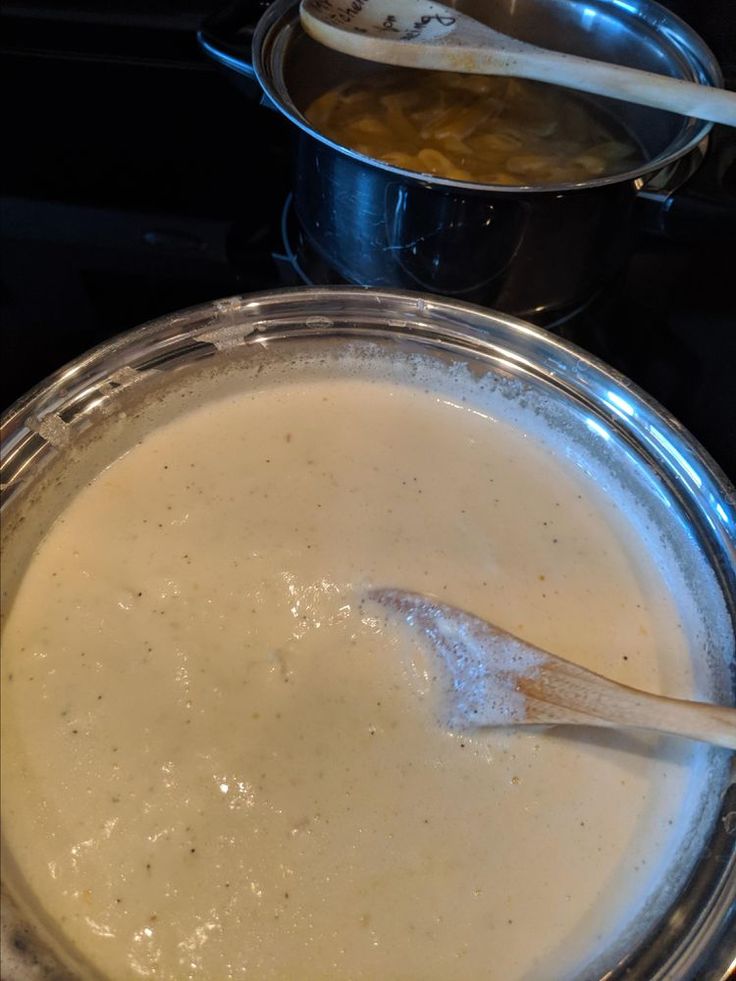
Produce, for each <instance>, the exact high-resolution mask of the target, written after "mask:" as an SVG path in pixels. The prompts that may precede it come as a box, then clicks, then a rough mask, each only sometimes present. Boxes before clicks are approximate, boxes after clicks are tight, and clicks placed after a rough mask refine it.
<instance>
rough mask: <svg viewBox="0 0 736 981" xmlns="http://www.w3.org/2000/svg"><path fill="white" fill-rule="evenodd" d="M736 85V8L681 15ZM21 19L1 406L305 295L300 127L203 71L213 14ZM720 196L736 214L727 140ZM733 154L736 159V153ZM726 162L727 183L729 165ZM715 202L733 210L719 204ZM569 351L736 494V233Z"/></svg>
mask: <svg viewBox="0 0 736 981" xmlns="http://www.w3.org/2000/svg"><path fill="white" fill-rule="evenodd" d="M667 5H668V6H670V7H671V8H672V9H673V10H675V11H676V12H678V13H679V14H680V15H681V16H683V17H684V18H685V19H686V20H688V21H689V22H690V23H691V24H692V25H693V26H694V27H695V29H696V30H698V32H699V33H701V34H702V35H703V36H704V37H705V39H706V40H707V41H708V43H709V44H710V46H711V47H712V48H713V50H714V52H715V53H716V55H717V56H718V58H719V60H720V62H721V65H722V67H723V69H724V73H725V74H726V76H727V80H728V84H729V86H730V87H731V88H735V87H736V85H735V84H734V82H735V80H736V0H710V2H709V0H687V2H686V0H682V2H676V0H671V2H669V3H668V4H667ZM101 6H102V5H101V4H98V3H94V2H93V0H89V2H86V3H84V2H80V0H76V2H75V0H70V2H62V0H53V2H45V3H44V2H33V0H21V2H17V0H16V2H10V3H6V4H5V6H4V7H3V9H2V14H1V16H0V28H2V30H1V32H0V48H1V49H2V53H3V67H2V71H3V78H2V84H3V92H4V98H3V109H2V131H3V151H2V187H1V191H2V207H3V214H2V228H1V230H0V231H1V234H2V255H1V258H2V266H1V268H0V316H1V318H2V337H3V359H2V370H1V372H0V382H1V383H2V390H1V392H0V402H1V403H2V405H3V406H7V405H9V404H10V403H11V402H12V401H13V400H14V399H15V398H17V397H18V396H19V395H21V394H22V393H23V392H24V391H26V390H27V389H28V388H30V387H32V386H33V385H35V384H37V383H38V382H39V381H41V380H42V379H43V377H44V376H45V375H46V374H48V373H49V372H51V371H52V370H55V369H56V368H58V367H59V366H60V365H61V364H62V363H64V362H65V361H67V360H69V359H70V358H72V357H75V356H76V355H78V354H80V353H81V352H82V351H84V350H85V349H86V348H88V347H90V346H92V345H93V344H96V343H98V342H99V341H101V340H103V339H104V338H106V337H108V336H109V335H111V334H113V333H116V332H118V331H121V330H124V329H127V328H129V327H133V326H135V325H137V324H139V323H142V322H144V321H146V320H149V319H151V318H153V317H156V316H158V315H160V314H162V313H166V312H169V311H171V310H174V309H177V308H181V307H185V306H189V305H191V304H194V303H199V302H202V301H204V300H208V299H212V298H214V297H218V296H225V295H228V294H232V293H237V292H245V291H249V290H255V289H265V288H270V287H276V286H279V285H280V284H282V283H284V282H288V277H286V278H285V276H284V272H283V264H282V263H280V262H279V261H278V260H275V259H274V255H278V254H279V253H281V252H283V242H282V239H281V231H280V222H281V215H282V210H283V206H284V202H285V200H286V197H287V194H288V191H289V186H290V180H291V177H290V166H291V160H290V155H291V142H290V132H289V126H288V124H287V123H285V122H284V121H283V120H282V119H281V118H280V117H279V116H278V115H277V114H276V113H275V112H273V111H270V110H268V109H265V108H263V107H262V106H260V105H259V104H258V103H257V101H250V100H248V99H246V98H244V97H243V95H241V94H240V93H239V92H238V91H237V90H236V89H235V88H234V87H233V86H232V85H231V84H230V82H229V81H228V80H227V79H226V78H225V77H224V76H223V75H221V74H220V73H218V71H216V70H215V69H214V68H213V67H212V66H211V65H210V64H209V63H208V62H207V61H206V60H205V59H204V58H203V56H202V55H201V54H200V52H199V49H198V47H197V45H196V40H195V32H196V29H197V27H198V25H199V23H200V22H201V20H202V19H203V17H204V16H205V15H206V14H207V13H209V12H210V11H211V10H212V9H213V7H214V6H215V4H212V3H208V2H207V0H181V2H178V3H174V2H173V0H136V2H134V0H127V2H126V0H117V2H114V3H106V4H105V5H104V9H100V7H101ZM716 142H717V143H719V145H720V147H721V151H722V152H721V156H720V160H721V163H720V165H719V167H718V168H715V169H717V170H718V173H715V169H714V168H713V167H711V168H710V171H709V170H708V168H704V170H703V175H704V180H705V181H706V183H707V182H708V181H709V182H710V183H709V185H708V186H707V187H706V192H707V193H708V194H709V195H710V196H711V197H713V195H714V194H715V201H716V206H717V203H718V200H719V195H720V200H723V201H724V202H725V201H726V200H730V202H731V204H733V203H734V201H736V137H735V136H734V132H732V131H726V130H725V129H721V131H720V133H718V134H717V140H716ZM724 147H725V152H723V151H724ZM723 161H725V164H724V163H723ZM714 188H715V191H714ZM564 332H565V333H566V335H567V336H570V337H572V338H573V339H574V340H576V341H577V342H578V343H581V344H582V345H583V346H585V347H587V348H589V349H590V350H592V351H594V352H595V353H597V354H599V355H601V356H603V357H604V358H605V359H606V360H608V361H609V362H611V363H612V364H614V365H615V366H616V367H617V368H619V369H620V370H622V371H624V372H625V373H626V374H628V375H630V377H632V378H633V379H634V381H636V382H637V383H639V384H640V385H642V386H643V387H644V388H645V389H646V390H647V391H649V392H650V393H651V394H652V395H654V396H655V397H656V398H658V399H659V400H660V401H661V402H662V403H663V404H664V405H665V406H666V407H667V408H669V409H670V411H672V412H673V413H674V414H675V415H676V416H677V417H678V418H680V419H681V420H682V421H683V422H684V423H685V425H687V426H688V428H690V429H691V431H692V432H693V433H694V434H695V435H696V437H697V438H698V439H700V440H701V441H702V443H703V444H704V445H705V447H706V448H707V449H708V450H709V451H710V452H711V453H712V455H713V456H714V457H715V458H716V460H717V461H718V462H719V463H720V465H721V466H722V467H723V468H724V470H726V471H727V472H728V473H729V474H730V476H731V477H732V479H734V478H736V382H734V368H735V367H736V228H734V229H733V236H732V237H731V236H727V237H726V238H725V239H723V238H721V239H716V238H714V239H713V240H706V241H701V242H699V243H697V244H692V243H688V242H686V241H681V242H669V241H664V240H663V239H661V238H658V237H656V236H654V235H651V234H647V233H646V232H642V233H641V234H640V235H639V238H638V241H637V242H636V245H635V248H634V251H633V254H632V259H631V263H630V266H629V269H628V271H627V274H626V276H625V278H624V279H623V280H622V281H621V282H619V283H618V284H616V285H615V288H614V289H612V291H611V294H610V295H609V297H608V298H607V299H606V300H605V301H604V303H603V304H602V306H600V307H599V308H598V310H597V311H596V312H595V316H593V317H592V318H591V317H589V318H588V319H587V320H585V319H583V321H581V322H580V323H578V324H571V325H568V326H567V327H566V328H565V331H564Z"/></svg>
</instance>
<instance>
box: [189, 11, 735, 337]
mask: <svg viewBox="0 0 736 981" xmlns="http://www.w3.org/2000/svg"><path fill="white" fill-rule="evenodd" d="M253 2H254V0H240V2H237V3H235V4H234V5H232V6H231V7H229V8H228V9H227V10H225V11H222V12H220V13H219V14H217V15H215V16H214V17H212V18H210V19H209V20H208V21H207V22H206V23H205V25H204V26H203V28H202V30H201V32H200V43H201V44H202V46H203V48H204V50H205V51H206V52H207V53H208V54H209V55H210V56H212V57H213V58H215V59H216V60H217V61H218V62H219V63H220V64H221V65H223V66H224V67H225V68H227V69H228V70H229V71H232V72H235V73H237V74H240V75H245V76H248V77H250V78H251V79H257V81H258V83H259V84H260V87H261V89H262V91H263V93H265V96H266V99H267V101H268V102H269V103H270V104H271V105H273V106H275V107H276V108H277V109H278V110H279V111H280V112H282V113H283V114H284V116H286V118H287V119H289V120H291V122H292V123H294V124H295V126H296V127H298V130H297V133H298V143H297V151H296V168H295V186H294V206H295V210H296V214H297V216H298V219H299V222H300V225H301V228H302V230H303V232H304V234H305V235H306V237H307V239H308V240H309V243H310V244H311V246H312V247H313V248H314V249H315V250H316V251H317V253H318V254H319V255H320V256H321V258H322V259H324V261H325V262H326V263H327V264H328V266H329V267H330V268H331V269H333V270H334V271H335V272H336V273H337V274H338V275H339V276H340V277H342V278H343V279H344V280H346V281H347V282H352V283H362V284H365V285H371V286H398V287H406V288H411V289H420V290H425V291H431V292H435V293H442V294H444V295H447V296H453V297H457V298H462V299H468V300H474V301H476V302H479V303H484V304H487V305H491V306H494V307H496V308H497V309H500V310H503V311H506V312H511V313H515V314H518V315H521V316H525V317H528V318H531V319H533V320H535V321H536V322H538V323H551V322H556V321H559V320H561V319H564V317H565V316H567V315H569V314H570V313H572V312H574V311H575V310H576V309H577V308H579V307H580V306H582V305H584V304H585V303H586V302H587V301H589V300H590V299H591V298H592V297H593V296H594V295H595V294H596V293H597V291H599V290H600V289H601V287H602V286H603V285H605V284H606V283H607V282H609V281H610V280H611V279H612V278H613V277H614V276H615V274H616V272H617V271H618V270H619V269H620V268H621V266H622V264H623V262H624V260H625V257H626V255H627V253H628V250H629V236H630V232H631V230H632V220H631V217H632V209H633V205H634V201H635V198H636V195H637V193H638V192H639V191H641V190H642V189H643V188H647V189H652V188H655V187H657V186H661V185H662V184H665V183H667V181H668V180H670V179H671V178H672V176H673V171H674V168H675V165H676V164H677V162H678V161H681V160H682V158H684V157H687V156H688V155H693V154H697V150H698V147H699V145H701V144H702V143H703V141H704V139H705V137H706V136H707V134H708V132H709V130H710V128H711V127H710V124H708V123H705V122H703V121H702V120H696V119H688V118H685V117H682V116H678V115H675V114H672V113H665V112H660V111H658V110H654V109H649V108H646V107H643V106H636V105H634V104H631V103H622V102H619V101H617V100H612V99H604V98H598V97H591V99H590V101H591V103H593V105H594V107H595V109H596V110H597V111H598V112H601V113H603V114H605V115H608V116H609V117H611V119H612V120H613V121H614V122H615V124H616V125H617V126H623V127H624V128H625V129H626V130H627V131H628V132H629V133H630V134H631V135H632V136H633V137H634V138H635V139H636V140H637V141H638V143H639V144H640V145H641V147H642V149H643V150H644V153H645V157H646V161H647V162H646V163H645V164H643V165H641V166H639V167H637V168H635V169H633V170H631V171H628V172H626V173H622V174H618V175H616V176H614V177H604V178H597V179H594V180H590V181H587V182H585V183H582V184H561V185H558V186H549V185H547V186H543V187H541V186H528V187H511V188H509V187H504V186H489V185H482V184H473V183H463V182H459V181H453V180H445V179H442V178H435V177H432V178H430V177H427V176H422V175H417V174H416V173H413V172H410V171H405V170H401V169H399V168H397V167H393V166H391V165H389V164H386V163H382V162H380V161H376V160H373V159H371V158H368V157H364V156H362V155H361V154H359V153H356V152H355V151H353V150H349V149H347V148H345V147H342V146H340V145H338V144H336V143H334V142H333V141H331V140H329V139H327V138H326V137H324V136H322V135H321V134H320V133H318V132H317V131H315V130H314V129H313V128H312V127H311V126H310V124H309V123H308V122H307V120H306V119H305V117H304V111H305V110H306V108H307V106H308V105H309V104H310V102H311V101H312V100H313V99H314V98H315V97H316V96H317V95H319V94H321V93H322V92H324V91H325V90H326V89H328V88H330V87H331V86H333V85H335V84H337V83H339V82H341V81H344V80H345V79H347V78H351V77H356V76H359V75H361V74H366V73H368V72H374V71H375V70H376V66H375V65H374V64H372V63H369V62H364V61H360V60H358V59H355V58H349V57H347V56H345V55H341V54H338V53H337V52H334V51H331V50H329V49H327V48H324V47H322V46H320V45H318V44H316V43H315V42H314V41H312V40H311V39H310V38H308V37H307V36H306V35H305V33H304V32H303V31H302V29H301V26H300V23H299V15H298V6H297V5H296V4H295V3H294V0H276V2H275V3H273V4H272V5H271V6H268V7H267V8H266V11H265V13H263V15H262V16H261V17H260V19H259V20H258V23H257V26H256V27H255V29H253V27H252V23H253V17H254V14H257V13H259V12H260V10H262V9H263V7H262V4H261V5H260V7H259V6H258V4H257V3H256V6H255V8H254V5H253ZM453 5H454V6H456V7H458V8H460V9H462V10H463V11H465V12H467V13H470V14H471V15H473V16H474V17H477V18H478V19H479V20H485V21H488V22H489V23H492V24H493V26H494V27H497V28H499V29H500V30H502V31H507V32H508V33H509V34H513V35H514V36H516V37H519V38H521V39H522V40H525V41H529V42H531V43H535V44H541V45H545V46H548V47H551V48H555V49H558V50H560V51H566V52H569V53H571V54H582V55H587V56H589V57H596V58H600V59H602V60H609V61H613V62H618V63H620V64H624V65H629V66H631V67H634V68H642V69H646V70H648V71H655V72H660V73H662V74H669V75H672V76H675V77H679V78H685V79H689V80H691V81H697V82H701V83H704V84H708V85H716V86H720V85H722V78H721V74H720V70H719V68H718V65H717V63H716V61H715V58H714V56H713V55H712V53H711V52H710V51H709V49H708V47H707V46H706V45H705V43H704V42H703V41H702V40H701V38H700V37H698V35H697V34H696V33H695V32H694V31H692V30H691V29H690V28H689V27H688V26H687V25H686V24H684V23H683V22H682V21H681V20H679V19H678V18H677V17H675V16H674V15H673V14H671V13H670V12H669V11H667V10H665V9H664V8H663V7H661V6H659V4H657V3H655V2H653V0H631V2H629V0H627V2H623V0H490V2H483V0H456V2H455V3H454V4H453ZM249 18H250V26H249Z"/></svg>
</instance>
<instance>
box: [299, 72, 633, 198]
mask: <svg viewBox="0 0 736 981" xmlns="http://www.w3.org/2000/svg"><path fill="white" fill-rule="evenodd" d="M305 115H306V118H307V119H308V120H309V122H310V123H311V124H312V125H313V126H314V127H315V129H317V130H319V131H320V132H321V133H324V134H325V136H328V137H329V138H330V139H332V140H334V141H335V142H336V143H340V144H342V145H343V146H347V147H350V148H351V149H353V150H357V151H358V152H359V153H362V154H365V155H366V156H368V157H374V158H375V159H377V160H383V161H384V162H385V163H389V164H393V165H394V166H395V167H401V168H403V169H405V170H416V171H418V172H419V173H422V174H433V175H435V176H438V177H448V178H451V179H453V180H461V181H477V182H480V183H483V184H509V185H536V184H559V183H569V182H584V181H589V180H591V179H593V178H595V177H603V176H607V175H609V174H616V173H621V172H623V171H625V170H628V169H630V168H631V167H633V166H635V165H636V164H638V163H640V162H642V155H641V151H640V150H639V148H638V147H637V146H636V145H635V144H634V142H633V141H632V140H631V139H630V138H629V137H628V136H624V135H623V134H622V133H620V132H619V133H616V134H615V135H614V134H613V133H612V132H611V131H610V130H609V129H608V127H607V126H605V125H604V124H603V122H602V121H601V120H600V119H598V118H596V117H595V116H594V115H593V113H592V111H591V110H590V109H589V108H587V107H586V106H585V104H584V103H583V102H582V101H581V100H580V99H576V98H574V97H573V96H570V95H568V94H566V93H565V92H564V91H563V90H561V89H558V88H554V87H551V86H547V85H541V84H539V83H535V82H529V81H525V80H524V79H517V78H498V77H492V76H487V75H461V74H458V73H456V72H440V71H406V70H404V71H403V72H398V71H393V72H392V71H382V72H377V73H375V74H374V75H369V76H367V77H365V78H360V79H355V80H353V81H348V82H344V83H343V84H341V85H338V86H336V87H335V88H332V89H330V90H329V91H327V92H325V93H323V94H322V95H321V96H319V97H318V98H317V99H315V100H314V101H313V102H312V103H311V105H310V106H309V107H308V109H307V111H306V113H305Z"/></svg>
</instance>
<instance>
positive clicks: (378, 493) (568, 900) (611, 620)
mask: <svg viewBox="0 0 736 981" xmlns="http://www.w3.org/2000/svg"><path fill="white" fill-rule="evenodd" d="M195 396H196V392H195V395H194V396H191V401H190V403H188V409H187V412H186V413H185V414H183V415H182V416H181V418H178V419H175V420H174V421H172V422H169V423H167V424H166V425H162V426H161V427H159V428H157V429H156V430H155V431H154V432H152V433H150V435H148V436H147V437H146V438H145V439H143V440H142V442H141V443H140V444H138V445H135V446H133V447H132V448H131V449H130V450H129V451H128V452H127V453H125V454H124V455H123V456H122V457H121V458H120V459H118V460H117V461H116V462H114V463H113V464H112V465H111V466H109V467H108V468H107V469H106V470H105V471H104V472H103V473H101V474H100V475H99V476H98V477H97V478H96V479H95V480H93V481H92V483H91V484H90V485H89V486H87V487H86V488H84V489H83V490H82V491H81V492H80V493H79V494H78V495H77V496H76V498H75V499H74V500H73V501H72V502H71V504H70V505H69V506H68V507H67V508H66V510H65V511H64V512H63V514H62V515H61V516H60V517H59V519H58V520H57V521H56V523H55V524H54V526H53V527H52V528H51V530H50V531H49V532H48V534H47V535H46V537H45V539H44V540H43V541H42V543H41V544H40V546H39V548H38V549H37V551H36V554H35V556H34V560H33V562H32V564H31V565H30V567H29V569H28V571H27V573H26V574H25V576H24V579H23V581H22V583H21V585H20V588H19V590H18V592H17V595H16V597H15V600H14V603H13V605H12V609H11V611H10V614H9V616H8V618H7V623H6V627H5V631H4V640H3V662H2V663H3V667H2V672H3V674H2V681H3V718H2V735H3V778H4V779H3V786H2V790H3V820H4V837H5V841H6V844H7V847H8V849H9V851H10V853H11V854H12V855H13V858H14V861H15V863H17V867H18V869H19V872H20V875H21V876H22V877H23V880H24V881H25V883H26V884H27V886H28V887H29V889H30V890H31V892H32V894H33V896H34V897H35V901H36V902H37V903H38V904H39V905H40V906H41V907H42V908H43V910H44V911H45V912H46V913H47V915H48V916H49V917H50V918H52V919H53V921H54V922H56V923H57V924H58V929H59V933H60V936H61V937H62V939H63V940H64V942H66V943H67V944H68V945H69V946H70V948H72V949H74V950H76V951H77V952H78V953H79V954H80V955H81V956H83V957H84V958H85V959H86V960H87V962H88V963H89V965H91V969H93V968H94V969H96V970H97V971H99V972H101V973H102V974H104V975H105V976H107V977H109V978H111V979H115V981H123V979H129V978H161V979H183V978H194V979H215V981H219V979H223V981H224V979H231V978H232V979H241V978H258V979H261V978H291V979H294V978H356V979H357V978H389V979H391V978H405V979H423V981H428V979H433V978H437V979H443V981H447V979H455V978H457V979H463V978H468V979H478V978H494V979H503V981H512V979H522V978H525V979H532V978H534V979H545V981H551V979H553V978H554V979H558V978H563V977H570V976H572V975H573V974H575V973H576V972H582V973H583V976H587V974H586V973H585V970H584V968H585V965H586V964H588V963H589V962H590V961H591V960H592V959H594V958H595V957H597V956H598V955H599V954H602V953H604V952H605V951H607V950H610V949H611V948H612V947H615V945H616V943H617V942H618V940H619V938H620V937H621V936H623V935H624V934H625V932H626V929H627V927H628V926H629V925H630V924H631V923H633V922H635V921H636V920H637V919H639V918H640V917H641V916H642V911H643V910H644V909H645V908H646V907H647V906H648V905H650V903H651V896H652V895H653V894H654V893H656V892H657V891H658V890H659V889H660V880H661V878H662V877H663V876H665V877H666V875H667V870H668V868H669V865H670V863H671V862H673V861H674V858H673V856H675V855H676V854H677V851H678V848H680V843H681V839H682V835H683V833H684V829H685V828H686V827H687V826H688V825H689V822H690V820H691V819H692V816H693V815H692V809H693V808H695V807H696V806H698V802H699V799H700V798H699V796H698V792H695V791H694V790H693V788H694V787H695V788H697V787H698V786H699V784H698V780H699V779H700V776H699V774H700V773H701V771H702V766H701V764H702V761H703V760H704V759H705V750H703V748H702V747H699V746H696V745H692V744H688V743H686V742H685V741H681V742H678V741H675V740H664V739H661V740H660V739H656V738H654V737H651V736H644V735H638V734H615V733H611V732H598V733H593V732H591V731H587V730H582V731H581V730H564V729H558V730H547V731H539V730H534V729H532V730H525V731H521V730H510V729H509V730H507V729H494V730H490V729H489V730H478V731H474V732H472V733H470V732H458V731H451V730H448V729H446V728H443V727H442V726H440V725H438V724H437V720H436V713H435V707H436V706H435V701H434V699H433V691H432V688H431V683H430V681H429V676H428V668H427V661H426V655H425V653H424V652H423V648H422V646H421V643H420V642H419V641H418V640H417V638H415V637H414V635H413V633H412V631H411V630H410V628H409V627H405V626H402V625H400V624H397V623H396V621H395V620H393V619H391V618H386V616H385V615H383V614H382V611H381V610H380V609H378V608H377V607H376V606H374V605H372V604H370V603H363V602H362V598H363V596H364V593H365V590H366V589H367V588H368V587H371V586H397V587H401V588H405V589H411V590H416V591H424V592H427V591H428V592H431V593H432V594H434V595H436V596H437V597H439V598H441V599H443V600H445V601H447V602H449V603H454V604H457V605H460V606H462V607H464V608H466V609H469V610H472V611H473V612H474V613H476V614H478V615H480V616H484V617H486V618H488V619H489V620H491V621H493V622H496V623H498V624H499V625H500V626H502V627H504V628H505V629H507V630H510V631H513V632H514V633H516V634H518V635H520V636H522V637H523V638H525V639H526V640H528V641H530V642H532V643H535V644H537V645H539V646H541V647H544V648H547V649H549V650H552V651H555V652H557V653H560V654H562V655H564V656H566V657H568V658H570V659H572V660H576V661H578V662H579V663H581V664H583V665H586V666H588V667H591V668H593V669H595V670H597V671H599V672H601V673H604V674H607V675H610V676H611V677H613V678H615V679H618V680H621V681H624V682H626V683H628V684H632V685H636V686H640V687H644V688H648V689H651V690H653V691H666V692H667V693H669V694H673V695H688V694H691V693H692V692H693V691H694V681H693V672H692V667H691V663H690V655H689V650H688V638H687V636H686V632H685V631H684V630H683V628H682V627H681V625H680V620H681V617H680V612H679V610H678V606H677V604H676V602H675V600H674V599H673V598H672V596H671V593H670V591H669V590H668V587H667V584H666V582H665V580H664V578H663V576H662V574H661V572H660V570H659V569H658V568H657V563H656V558H655V556H654V555H652V556H650V555H649V553H648V549H647V547H642V541H641V537H640V533H639V531H638V530H637V528H636V527H635V526H634V524H633V523H631V522H630V520H629V516H628V515H627V514H625V513H623V510H619V509H618V508H617V507H616V506H615V505H614V504H613V503H612V502H611V501H610V500H608V499H607V498H606V497H605V496H604V495H603V494H602V493H600V492H598V491H597V490H596V487H595V484H594V483H593V481H592V480H590V479H589V478H588V477H587V476H586V475H585V474H584V473H583V472H582V471H579V470H576V469H575V468H574V467H573V466H571V465H570V464H569V463H568V462H567V461H565V460H564V459H563V458H561V457H559V456H557V455H555V454H554V453H552V452H551V451H550V450H549V449H547V448H546V447H545V446H544V445H542V444H541V443H540V442H539V441H538V440H537V439H535V438H531V437H530V436H528V434H525V433H523V432H522V431H521V430H520V429H519V428H518V427H517V426H516V425H515V424H512V423H510V422H508V421H503V420H502V418H501V416H502V414H503V413H502V405H501V403H502V402H503V400H502V399H498V404H497V405H496V404H494V403H493V402H492V400H491V401H490V402H489V403H488V404H485V403H480V402H479V403H473V402H472V400H471V401H468V402H464V401H462V400H461V399H460V397H459V396H458V397H457V398H456V399H453V398H450V397H448V395H447V393H446V392H432V391H429V392H428V391H425V390H424V389H423V388H422V386H421V385H415V384H412V383H409V382H407V383H406V384H400V383H398V382H396V380H393V381H392V380H383V381H382V380H380V378H373V379H370V378H367V379H361V378H360V377H357V376H355V375H353V376H347V375H346V376H345V377H340V374H339V372H337V373H336V375H335V377H328V376H327V375H325V377H323V378H318V377H314V378H311V379H307V380H305V381H302V382H288V381H283V380H282V381H281V382H279V383H278V384H273V385H268V384H264V385H262V386H261V387H260V388H259V390H258V391H253V392H248V391H245V392H244V393H242V394H235V393H233V392H230V393H229V394H227V395H226V396H224V397H222V398H219V399H209V398H207V399H204V400H202V403H203V404H198V400H197V398H196V397H195ZM624 942H625V941H624Z"/></svg>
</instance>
